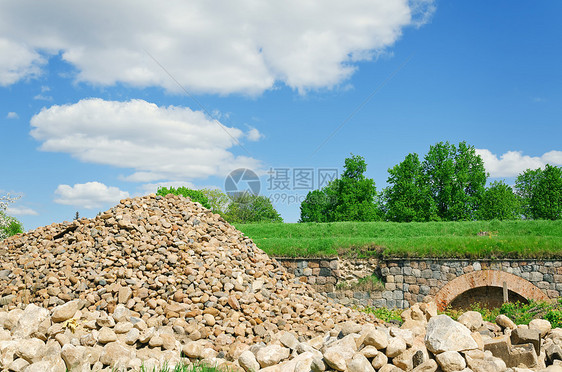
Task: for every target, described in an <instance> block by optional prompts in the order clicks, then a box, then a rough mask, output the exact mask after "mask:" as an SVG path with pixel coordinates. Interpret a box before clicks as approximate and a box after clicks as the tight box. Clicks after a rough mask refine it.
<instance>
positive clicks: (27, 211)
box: [6, 205, 39, 216]
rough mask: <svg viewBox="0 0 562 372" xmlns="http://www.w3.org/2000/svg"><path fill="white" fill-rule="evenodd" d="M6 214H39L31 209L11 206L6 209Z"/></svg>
mask: <svg viewBox="0 0 562 372" xmlns="http://www.w3.org/2000/svg"><path fill="white" fill-rule="evenodd" d="M6 213H7V214H8V215H10V216H38V215H39V213H38V212H37V211H36V210H34V209H32V208H29V207H23V206H17V205H16V206H11V207H8V209H6Z"/></svg>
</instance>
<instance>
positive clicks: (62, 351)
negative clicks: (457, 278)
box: [0, 300, 562, 372]
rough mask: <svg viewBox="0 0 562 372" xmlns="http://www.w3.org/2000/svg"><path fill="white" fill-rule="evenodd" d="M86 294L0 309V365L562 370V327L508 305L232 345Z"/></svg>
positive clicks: (44, 368)
mask: <svg viewBox="0 0 562 372" xmlns="http://www.w3.org/2000/svg"><path fill="white" fill-rule="evenodd" d="M81 304H82V302H81V301H79V300H73V301H70V302H67V303H65V304H63V305H60V306H57V307H55V308H53V309H52V310H51V311H49V310H47V309H44V308H41V307H38V306H36V305H34V304H30V305H27V306H26V307H25V309H19V308H17V309H13V310H11V311H9V312H0V369H1V370H3V371H16V372H18V371H22V372H39V371H41V372H64V371H67V370H68V371H71V372H73V371H80V372H82V371H107V372H109V371H115V370H118V371H125V370H135V371H138V370H139V369H140V368H141V366H143V365H144V367H145V368H146V369H145V370H150V371H152V370H153V368H158V367H160V366H162V365H164V364H168V366H171V367H173V366H175V365H177V364H178V363H187V364H190V363H198V364H206V365H212V366H215V367H217V368H218V369H219V370H226V371H231V372H252V371H253V372H258V371H259V372H323V371H343V372H375V371H378V372H402V371H415V372H422V371H423V372H435V371H442V372H454V371H463V372H470V371H475V372H488V371H490V372H504V371H508V372H530V371H543V372H557V371H562V348H561V346H562V329H551V326H550V323H549V322H548V321H546V320H533V321H532V322H531V323H530V324H529V325H528V326H516V325H515V324H514V323H513V322H512V321H511V320H509V319H508V318H507V317H505V316H503V315H502V316H499V317H498V318H497V319H496V322H495V323H489V322H484V321H483V320H482V316H481V315H480V313H476V312H468V313H465V314H463V315H462V316H461V317H460V318H459V321H458V322H457V321H454V320H452V319H451V318H449V317H448V316H447V315H437V307H436V306H435V304H434V303H426V304H416V305H414V306H413V307H412V308H410V309H408V310H406V311H405V312H404V313H403V314H402V318H403V320H404V322H403V324H402V326H401V327H398V326H396V325H390V324H386V325H378V326H377V325H375V324H371V323H365V324H358V323H356V322H353V321H347V322H343V323H340V324H336V325H335V326H334V328H333V329H331V330H330V331H329V332H326V333H324V334H322V335H318V336H316V337H313V338H311V339H306V338H304V337H302V336H299V335H297V334H295V333H294V332H290V331H280V332H277V333H274V334H272V338H271V340H270V341H269V342H268V343H267V344H266V343H263V342H260V343H256V344H253V345H250V344H242V343H233V344H231V345H230V348H229V350H228V352H223V351H220V352H219V351H217V350H216V347H215V345H214V343H213V342H211V341H210V340H209V339H198V340H192V339H191V338H190V337H189V335H190V331H192V330H193V328H192V326H193V325H190V324H188V323H187V322H186V321H184V320H182V319H180V318H176V319H174V320H173V321H171V322H170V323H171V324H170V325H166V326H158V325H156V324H147V322H145V321H144V320H142V319H140V318H138V317H135V316H134V315H133V312H132V311H131V310H129V309H127V308H126V307H125V306H123V305H117V307H116V308H115V311H114V312H113V314H112V315H111V316H110V315H108V314H107V313H106V312H104V311H99V310H94V311H88V310H87V309H85V308H82V309H80V307H81ZM182 356H183V358H182V359H180V358H181V357H182ZM547 365H549V367H546V366H547ZM156 370H158V369H156Z"/></svg>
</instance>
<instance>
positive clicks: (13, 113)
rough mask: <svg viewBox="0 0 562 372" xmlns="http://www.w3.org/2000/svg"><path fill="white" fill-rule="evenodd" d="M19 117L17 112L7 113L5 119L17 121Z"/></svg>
mask: <svg viewBox="0 0 562 372" xmlns="http://www.w3.org/2000/svg"><path fill="white" fill-rule="evenodd" d="M19 117H20V116H19V115H18V113H17V112H13V111H11V112H8V115H6V119H18V118H19Z"/></svg>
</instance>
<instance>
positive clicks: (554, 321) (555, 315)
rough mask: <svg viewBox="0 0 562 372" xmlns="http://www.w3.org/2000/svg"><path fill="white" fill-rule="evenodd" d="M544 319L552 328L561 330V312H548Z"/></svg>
mask: <svg viewBox="0 0 562 372" xmlns="http://www.w3.org/2000/svg"><path fill="white" fill-rule="evenodd" d="M544 318H545V319H546V320H548V321H549V322H550V324H551V325H552V328H562V310H549V311H548V312H547V313H546V314H545V316H544Z"/></svg>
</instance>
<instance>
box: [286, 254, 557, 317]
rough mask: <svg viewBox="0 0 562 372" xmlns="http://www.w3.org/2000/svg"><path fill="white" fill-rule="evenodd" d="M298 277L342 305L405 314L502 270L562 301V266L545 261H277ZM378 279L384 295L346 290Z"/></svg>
mask: <svg viewBox="0 0 562 372" xmlns="http://www.w3.org/2000/svg"><path fill="white" fill-rule="evenodd" d="M278 260H279V261H280V262H281V263H282V264H283V265H284V266H285V267H286V268H287V269H288V271H289V272H291V273H293V274H294V275H295V276H296V280H300V281H302V282H306V283H309V284H311V285H312V286H313V287H314V288H315V289H316V290H317V291H319V292H321V293H324V294H325V295H327V296H328V297H331V298H333V299H335V300H336V301H338V302H340V303H343V304H346V305H358V306H375V307H388V308H407V307H409V306H411V305H413V304H414V303H416V302H422V301H424V300H425V298H426V297H427V296H433V295H435V294H436V293H437V292H438V291H439V289H440V288H442V287H443V286H444V285H445V284H447V283H448V282H449V281H451V280H453V279H455V278H457V277H459V276H461V275H463V274H467V273H470V272H473V271H479V270H502V271H505V272H508V273H511V274H514V275H517V276H519V277H521V278H523V279H525V280H528V281H529V282H531V283H532V284H534V285H535V286H537V287H538V288H540V289H541V290H542V291H543V292H544V293H545V294H546V295H547V296H548V297H550V298H557V297H560V296H561V295H562V263H561V262H559V261H546V260H513V259H512V260H466V259H384V260H379V259H369V260H341V259H338V258H332V259H301V258H299V259H282V258H281V259H280V258H278ZM373 274H374V275H377V276H379V277H380V278H381V279H382V282H383V285H384V289H381V290H379V291H365V290H361V289H345V288H349V284H350V283H354V282H357V281H358V280H359V279H360V278H363V277H366V276H369V275H373Z"/></svg>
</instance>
